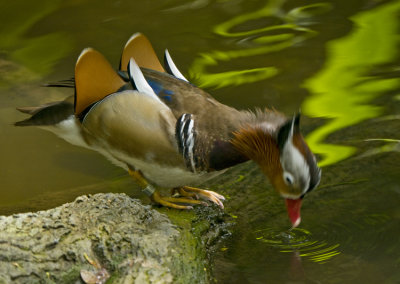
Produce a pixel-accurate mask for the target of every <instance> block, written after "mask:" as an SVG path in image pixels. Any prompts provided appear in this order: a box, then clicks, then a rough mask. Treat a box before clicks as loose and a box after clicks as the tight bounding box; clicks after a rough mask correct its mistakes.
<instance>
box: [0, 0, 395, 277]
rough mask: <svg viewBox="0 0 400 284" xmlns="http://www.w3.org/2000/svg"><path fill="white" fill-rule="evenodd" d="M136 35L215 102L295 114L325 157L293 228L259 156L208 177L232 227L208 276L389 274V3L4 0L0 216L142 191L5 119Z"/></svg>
mask: <svg viewBox="0 0 400 284" xmlns="http://www.w3.org/2000/svg"><path fill="white" fill-rule="evenodd" d="M134 2H136V3H134ZM137 31H141V32H143V33H145V34H146V35H147V36H148V37H149V38H150V39H151V41H152V42H153V45H154V47H155V49H156V51H157V52H158V53H159V54H162V52H163V49H164V48H168V49H169V51H170V53H171V54H172V57H173V58H174V60H175V62H176V64H177V65H178V66H179V67H180V69H181V71H183V73H184V75H185V76H187V77H188V78H189V79H190V80H191V81H192V82H194V83H195V84H197V85H200V86H203V87H204V88H205V89H207V90H208V91H209V92H210V93H212V94H213V95H214V96H215V97H216V98H217V99H218V100H220V101H221V102H223V103H226V104H230V105H233V106H235V107H238V108H252V107H257V106H258V107H262V106H273V107H275V108H277V109H278V110H281V111H283V112H285V113H286V114H288V115H290V114H292V113H294V112H296V111H298V109H299V108H301V110H302V113H303V119H302V128H303V132H304V133H305V134H306V138H307V141H308V142H309V144H310V146H311V148H312V150H313V151H314V152H315V153H317V154H318V156H319V161H320V165H321V166H322V167H323V176H322V182H321V185H320V188H319V189H317V190H315V192H313V193H312V194H310V195H309V196H307V198H306V199H305V201H304V205H303V209H302V212H303V214H302V220H303V221H302V224H301V226H300V228H299V229H295V230H292V231H288V219H287V216H286V212H285V211H286V210H285V208H284V204H283V200H281V199H280V198H279V197H278V196H277V195H276V194H275V193H274V192H273V191H272V189H271V187H270V185H269V184H268V183H267V182H266V181H265V179H264V178H263V176H262V174H261V173H260V171H258V169H257V168H256V167H255V166H254V165H252V164H245V165H241V166H239V167H237V168H235V169H233V170H232V171H230V173H228V174H227V175H225V176H223V177H221V178H220V180H217V181H214V182H213V184H217V185H214V189H215V190H218V191H220V192H222V193H224V194H226V195H228V196H229V200H228V201H227V202H226V211H227V212H228V213H229V214H231V215H232V219H233V220H234V221H235V223H236V225H235V227H234V231H233V235H232V236H231V237H230V238H229V239H228V240H227V241H226V242H225V243H224V244H223V247H222V248H221V250H220V251H218V252H216V253H215V258H214V261H215V265H214V268H213V274H214V277H215V280H216V281H217V282H218V283H400V238H399V235H400V153H399V152H400V52H399V51H400V2H399V1H372V0H355V1H343V0H337V1H331V2H318V1H314V0H313V1H294V0H288V1H282V0H276V1H258V0H257V1H256V0H254V1H248V0H247V1H241V0H215V1H212V0H197V1H178V0H175V1H89V0H81V1H78V0H75V1H57V0H51V1H50V0H49V1H35V2H32V1H26V0H25V1H3V2H2V3H1V4H0V95H1V96H0V101H1V104H0V134H1V137H2V138H1V139H0V157H1V162H2V163H1V165H0V193H1V199H0V214H10V213H14V212H20V211H27V210H37V209H44V208H50V207H54V206H57V205H59V204H61V203H63V202H67V201H70V200H72V199H74V197H76V196H78V195H80V194H85V193H93V192H98V191H115V192H118V191H125V192H127V191H128V192H129V193H131V194H133V195H136V196H140V194H139V192H136V191H135V186H134V185H133V184H132V183H131V182H130V180H129V179H128V178H127V177H126V173H124V172H123V171H122V170H120V169H118V168H115V167H114V166H112V165H111V164H110V163H109V162H108V161H106V160H105V159H103V158H102V157H100V156H99V155H98V154H96V153H92V152H90V151H87V150H84V149H80V148H77V147H74V146H71V145H69V144H67V143H66V142H64V141H62V140H60V139H58V138H57V137H55V136H54V135H52V134H51V133H47V132H44V131H42V130H40V129H35V128H29V129H28V128H24V129H21V128H15V127H13V126H12V124H13V122H15V121H17V120H20V119H22V118H23V115H22V114H19V113H17V112H16V111H15V107H16V106H25V105H36V104H40V103H43V102H48V101H49V100H58V99H63V98H64V97H65V96H67V95H69V94H70V93H69V92H68V91H67V90H58V89H55V90H54V89H47V88H42V87H40V84H42V83H45V82H48V81H54V80H60V79H64V78H69V77H70V76H71V75H72V74H73V70H74V64H75V60H76V58H77V56H78V55H79V53H80V51H81V50H82V49H83V48H85V47H87V46H91V47H94V48H96V49H97V50H99V51H101V52H102V53H104V54H105V55H106V57H107V58H108V59H109V60H110V61H111V62H113V63H114V66H116V67H117V65H118V62H119V56H120V52H121V50H122V47H123V45H124V44H125V41H126V40H127V39H128V38H129V37H130V36H131V35H132V34H133V33H134V32H137ZM218 184H220V186H218ZM133 191H135V192H133ZM271 204H272V205H271Z"/></svg>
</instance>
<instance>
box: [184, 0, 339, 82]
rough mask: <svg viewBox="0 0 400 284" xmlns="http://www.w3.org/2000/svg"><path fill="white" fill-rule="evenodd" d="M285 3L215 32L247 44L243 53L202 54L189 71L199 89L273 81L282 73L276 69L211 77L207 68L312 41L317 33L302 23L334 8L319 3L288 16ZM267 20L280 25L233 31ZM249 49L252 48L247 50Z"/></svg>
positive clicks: (271, 5) (273, 4)
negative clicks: (274, 77)
mask: <svg viewBox="0 0 400 284" xmlns="http://www.w3.org/2000/svg"><path fill="white" fill-rule="evenodd" d="M285 2H286V1H283V0H274V1H268V2H267V4H266V5H265V6H264V7H262V8H261V9H257V10H256V11H254V12H250V13H247V14H241V15H239V16H237V17H234V18H232V19H230V20H228V21H226V22H224V23H222V24H219V25H217V26H216V27H215V28H214V32H215V33H216V34H218V35H220V36H223V37H227V38H236V39H237V40H240V41H242V42H247V44H246V47H245V48H244V49H237V50H214V51H210V52H205V53H201V54H200V55H199V57H198V58H196V59H195V60H194V61H193V64H192V66H191V68H190V70H189V74H190V77H191V78H192V79H193V81H194V82H195V83H196V84H198V85H199V86H200V87H213V88H221V87H226V86H232V85H233V86H237V85H242V84H245V83H252V82H257V81H261V80H265V79H268V78H271V77H273V76H275V75H277V74H278V73H279V69H278V68H277V67H275V66H263V67H258V68H249V69H244V70H235V71H227V72H216V73H211V72H210V71H207V68H210V67H212V66H216V65H218V64H221V63H222V62H228V61H232V60H235V59H239V58H249V57H250V59H251V57H252V56H256V55H261V54H268V53H273V52H278V51H282V50H284V49H286V48H289V47H291V46H293V45H294V44H299V43H301V42H302V41H304V40H306V39H308V38H310V37H313V36H315V35H316V34H317V32H315V31H313V30H312V29H309V28H307V27H305V26H303V25H302V19H305V18H311V17H312V16H313V15H315V14H320V13H324V12H326V11H328V10H330V8H331V4H329V3H317V4H311V5H307V6H302V7H297V8H294V9H292V10H290V11H289V12H285V11H284V10H283V7H282V6H283V4H285ZM265 18H270V19H273V20H274V21H277V22H279V24H277V25H267V26H263V27H262V28H258V29H251V30H247V31H236V32H235V31H232V30H234V29H235V28H240V26H241V25H244V24H246V23H247V22H250V21H255V20H262V19H265ZM247 45H250V47H248V46H247Z"/></svg>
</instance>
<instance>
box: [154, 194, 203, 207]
mask: <svg viewBox="0 0 400 284" xmlns="http://www.w3.org/2000/svg"><path fill="white" fill-rule="evenodd" d="M151 199H152V200H153V201H154V202H156V203H158V204H160V205H162V206H165V207H171V208H175V209H186V210H188V209H193V206H190V205H179V204H176V203H183V204H193V205H198V204H201V205H205V206H207V203H205V202H203V201H200V200H194V199H190V198H183V197H168V196H162V195H161V194H160V193H159V192H158V191H155V192H154V193H153V195H152V196H151Z"/></svg>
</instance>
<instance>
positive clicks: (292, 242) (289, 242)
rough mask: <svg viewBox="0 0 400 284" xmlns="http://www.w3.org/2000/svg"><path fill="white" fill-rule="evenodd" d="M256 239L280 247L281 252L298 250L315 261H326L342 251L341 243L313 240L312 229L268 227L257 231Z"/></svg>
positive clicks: (302, 255)
mask: <svg viewBox="0 0 400 284" xmlns="http://www.w3.org/2000/svg"><path fill="white" fill-rule="evenodd" d="M255 234H256V239H257V240H259V241H261V242H263V243H266V244H268V245H269V246H271V247H276V248H279V249H280V252H289V253H292V252H298V253H299V256H301V257H307V258H308V259H309V260H311V261H313V262H325V261H327V260H330V259H331V258H333V257H334V256H336V255H339V254H340V253H341V252H340V251H339V250H338V248H339V246H340V244H330V243H328V242H325V241H319V240H313V238H312V234H311V232H310V231H307V230H305V229H300V228H295V229H292V230H289V231H285V232H282V231H277V230H276V229H273V228H267V229H262V230H257V231H255Z"/></svg>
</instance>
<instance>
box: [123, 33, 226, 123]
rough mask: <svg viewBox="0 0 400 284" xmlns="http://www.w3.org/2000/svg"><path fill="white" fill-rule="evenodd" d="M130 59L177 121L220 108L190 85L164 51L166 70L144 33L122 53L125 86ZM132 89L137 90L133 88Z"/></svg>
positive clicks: (133, 40) (199, 90)
mask: <svg viewBox="0 0 400 284" xmlns="http://www.w3.org/2000/svg"><path fill="white" fill-rule="evenodd" d="M131 58H133V59H134V60H135V62H136V63H137V65H138V66H139V67H140V68H141V69H142V72H143V75H144V77H145V79H146V80H147V82H148V84H149V85H150V86H151V88H152V89H153V91H154V93H155V94H156V95H157V96H158V97H159V98H160V99H161V100H162V101H163V102H164V103H165V104H166V105H167V106H169V107H170V108H171V110H172V111H173V112H174V114H175V115H176V117H179V116H180V115H181V114H182V113H194V114H195V113H197V111H198V110H199V108H201V107H202V106H203V107H205V106H207V105H216V104H218V102H217V101H215V100H214V99H213V98H212V97H211V96H210V95H209V94H207V93H206V92H204V91H203V90H201V89H199V88H197V87H196V86H194V85H193V84H191V83H190V82H188V80H187V79H186V78H185V77H184V75H183V74H182V73H181V72H180V71H179V69H178V68H177V67H176V65H175V63H174V62H173V60H172V58H171V55H170V53H169V52H168V50H166V51H165V55H164V66H165V68H163V67H162V65H161V63H160V61H159V60H158V57H157V55H156V53H155V52H154V49H153V47H152V45H151V43H150V41H149V40H148V39H147V38H146V37H145V36H144V35H143V34H141V33H136V34H134V35H133V36H132V37H131V38H130V39H129V40H128V42H127V43H126V45H125V47H124V49H123V51H122V56H121V61H120V62H121V63H120V70H119V74H120V76H121V78H123V79H124V80H125V81H126V82H128V81H129V76H128V65H129V60H130V59H131ZM131 87H132V88H134V89H135V88H136V86H135V85H134V84H132V86H131Z"/></svg>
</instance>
